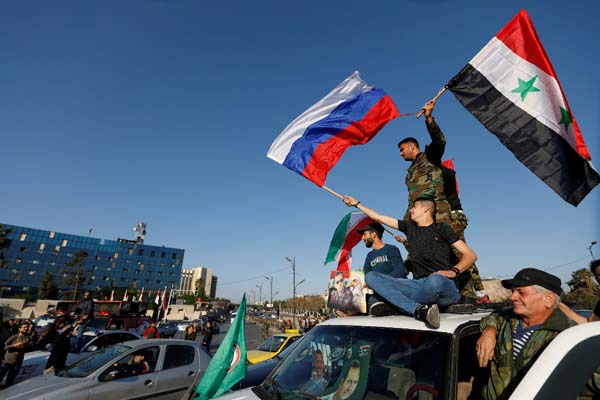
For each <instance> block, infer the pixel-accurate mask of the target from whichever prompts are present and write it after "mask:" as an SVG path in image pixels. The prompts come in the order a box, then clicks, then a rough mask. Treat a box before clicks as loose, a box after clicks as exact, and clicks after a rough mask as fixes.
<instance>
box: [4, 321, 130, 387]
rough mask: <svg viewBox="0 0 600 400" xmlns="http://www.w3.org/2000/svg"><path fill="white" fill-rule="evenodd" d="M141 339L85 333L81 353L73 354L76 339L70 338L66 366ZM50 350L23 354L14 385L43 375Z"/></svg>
mask: <svg viewBox="0 0 600 400" xmlns="http://www.w3.org/2000/svg"><path fill="white" fill-rule="evenodd" d="M135 339H141V336H139V335H137V334H135V333H133V332H129V331H87V332H85V333H84V334H83V347H82V348H81V351H80V352H78V353H76V352H75V344H76V341H77V337H75V336H71V338H70V340H71V348H70V349H69V354H68V355H67V361H66V365H70V364H72V363H74V362H75V361H78V360H81V359H82V358H84V357H87V356H89V355H90V354H92V353H93V352H96V351H98V350H101V349H104V348H106V347H108V346H112V345H113V344H115V343H121V342H126V341H128V340H135ZM50 350H51V349H50V348H49V349H47V350H38V351H31V352H28V353H25V358H24V359H23V364H22V365H21V369H20V370H19V374H18V375H17V377H16V378H15V383H18V382H21V381H24V380H26V379H29V378H32V377H34V376H38V375H41V374H43V373H44V369H45V368H46V363H47V362H48V357H50Z"/></svg>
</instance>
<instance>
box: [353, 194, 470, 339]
mask: <svg viewBox="0 0 600 400" xmlns="http://www.w3.org/2000/svg"><path fill="white" fill-rule="evenodd" d="M343 201H344V203H345V204H346V205H348V206H351V207H356V208H358V209H359V210H360V211H362V212H363V213H365V214H366V215H367V216H368V217H370V218H371V219H373V220H375V221H377V222H380V223H382V224H384V225H387V226H389V227H390V228H394V229H398V230H400V231H402V232H404V233H405V234H406V236H407V238H408V241H409V243H410V246H411V249H410V258H411V261H412V272H413V278H414V279H404V278H392V277H390V276H388V275H384V274H381V273H378V272H375V271H371V272H369V273H367V274H366V275H365V280H366V282H367V285H368V286H369V287H370V288H371V289H373V291H374V292H375V293H377V294H378V295H379V296H380V297H383V298H384V299H385V300H387V301H388V302H389V303H391V304H393V305H394V306H395V307H397V308H399V309H400V310H401V311H403V312H405V313H408V314H410V315H414V316H415V318H416V319H418V320H421V321H424V322H425V323H426V324H428V325H429V326H430V327H432V328H436V329H437V328H439V325H440V318H439V309H438V304H439V305H442V306H447V305H450V304H455V303H457V302H458V300H459V299H460V294H459V292H458V289H457V287H456V284H455V282H454V280H455V279H456V278H457V277H458V276H459V275H460V273H461V272H463V271H465V270H466V269H467V268H469V267H470V266H471V265H473V263H474V262H475V260H476V259H477V256H476V254H475V252H473V250H471V248H470V247H469V246H467V244H466V243H465V242H464V241H463V240H460V238H459V237H458V235H457V234H456V233H455V232H454V231H453V230H452V227H451V226H450V225H448V224H446V223H444V222H437V223H436V222H433V221H434V219H433V218H434V215H435V203H434V202H433V201H432V200H431V199H430V198H417V199H416V201H415V202H414V203H413V206H412V207H411V208H410V218H411V221H403V220H398V219H395V218H392V217H388V216H385V215H380V214H379V213H377V212H376V211H374V210H372V209H370V208H368V207H365V206H364V205H362V204H361V203H360V202H359V201H357V200H356V199H354V198H353V197H350V196H344V198H343ZM452 247H454V248H456V249H457V250H458V251H460V252H461V253H462V254H463V257H462V258H461V259H460V260H459V261H458V262H457V259H456V256H455V255H454V252H453V250H452ZM369 313H370V314H372V315H387V314H388V313H389V306H387V305H386V304H385V303H383V304H377V303H375V304H373V305H372V306H371V307H370V309H369Z"/></svg>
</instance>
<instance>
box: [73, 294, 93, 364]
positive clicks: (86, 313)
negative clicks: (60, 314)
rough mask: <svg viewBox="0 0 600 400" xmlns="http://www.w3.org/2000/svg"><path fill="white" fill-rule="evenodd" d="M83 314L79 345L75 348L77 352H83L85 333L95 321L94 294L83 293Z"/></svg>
mask: <svg viewBox="0 0 600 400" xmlns="http://www.w3.org/2000/svg"><path fill="white" fill-rule="evenodd" d="M80 308H81V314H80V317H79V323H78V327H77V344H76V346H75V351H76V352H79V351H81V348H82V347H83V333H84V332H85V330H86V329H87V328H88V326H91V324H92V322H93V320H94V300H93V299H92V292H90V291H89V290H86V291H85V292H84V293H83V301H82V302H81V305H80Z"/></svg>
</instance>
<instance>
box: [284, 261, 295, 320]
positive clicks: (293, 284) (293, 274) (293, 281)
mask: <svg viewBox="0 0 600 400" xmlns="http://www.w3.org/2000/svg"><path fill="white" fill-rule="evenodd" d="M285 259H286V260H288V261H289V262H291V263H292V288H293V289H294V296H293V304H294V328H296V257H293V256H292V257H286V258H285Z"/></svg>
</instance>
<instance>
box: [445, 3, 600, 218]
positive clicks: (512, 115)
mask: <svg viewBox="0 0 600 400" xmlns="http://www.w3.org/2000/svg"><path fill="white" fill-rule="evenodd" d="M448 88H449V89H450V90H451V91H452V92H453V93H454V96H456V98H457V99H458V101H460V102H461V103H462V105H463V106H464V107H465V108H466V109H467V110H468V111H469V112H471V113H472V114H473V116H475V118H477V119H478V120H479V121H480V122H481V123H482V124H483V125H484V126H485V127H486V128H487V129H488V130H489V131H490V132H492V133H493V134H494V135H496V136H497V137H498V139H499V140H500V141H501V142H502V144H504V146H506V147H507V148H508V149H509V150H510V151H511V152H512V153H513V154H514V155H515V157H516V158H517V159H518V160H519V161H521V163H523V164H524V165H525V166H526V167H527V168H529V170H531V172H533V173H534V174H535V175H536V176H537V177H538V178H540V179H541V180H542V181H544V182H545V183H546V184H547V185H548V186H550V187H551V188H552V189H553V190H554V191H555V192H556V193H558V195H559V196H560V197H562V198H563V199H564V200H565V201H567V202H568V203H570V204H572V205H574V206H577V205H578V204H579V203H580V202H581V200H583V198H584V197H585V196H586V195H587V194H588V193H589V192H590V191H591V190H592V189H593V188H594V187H595V186H596V185H598V183H600V175H598V172H597V171H596V169H595V168H594V166H593V165H592V163H591V157H590V153H589V151H588V148H587V147H586V145H585V143H584V141H583V136H582V134H581V130H580V129H579V126H578V125H577V121H576V120H575V118H574V117H573V114H572V113H571V108H570V107H569V104H568V102H567V99H566V97H565V94H564V92H563V89H562V87H561V85H560V82H559V81H558V78H557V76H556V72H554V68H553V67H552V64H551V63H550V59H549V58H548V56H547V55H546V51H545V50H544V48H543V47H542V43H541V42H540V40H539V38H538V35H537V33H536V31H535V28H534V27H533V23H532V22H531V19H530V18H529V15H528V14H527V12H526V11H525V10H521V11H520V12H519V13H518V14H517V15H516V16H515V17H514V18H513V19H512V20H511V21H510V22H509V23H508V24H507V25H506V26H505V27H504V28H502V30H501V31H500V32H498V34H497V35H496V36H495V37H493V38H492V40H490V41H489V43H488V44H487V45H486V46H485V47H484V48H483V49H482V50H481V51H480V52H479V53H478V54H477V55H476V56H475V57H474V58H473V59H472V60H471V61H470V62H469V64H467V65H466V66H465V67H464V68H463V69H462V71H460V72H459V73H458V75H456V76H455V77H454V78H452V80H450V82H449V83H448Z"/></svg>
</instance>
